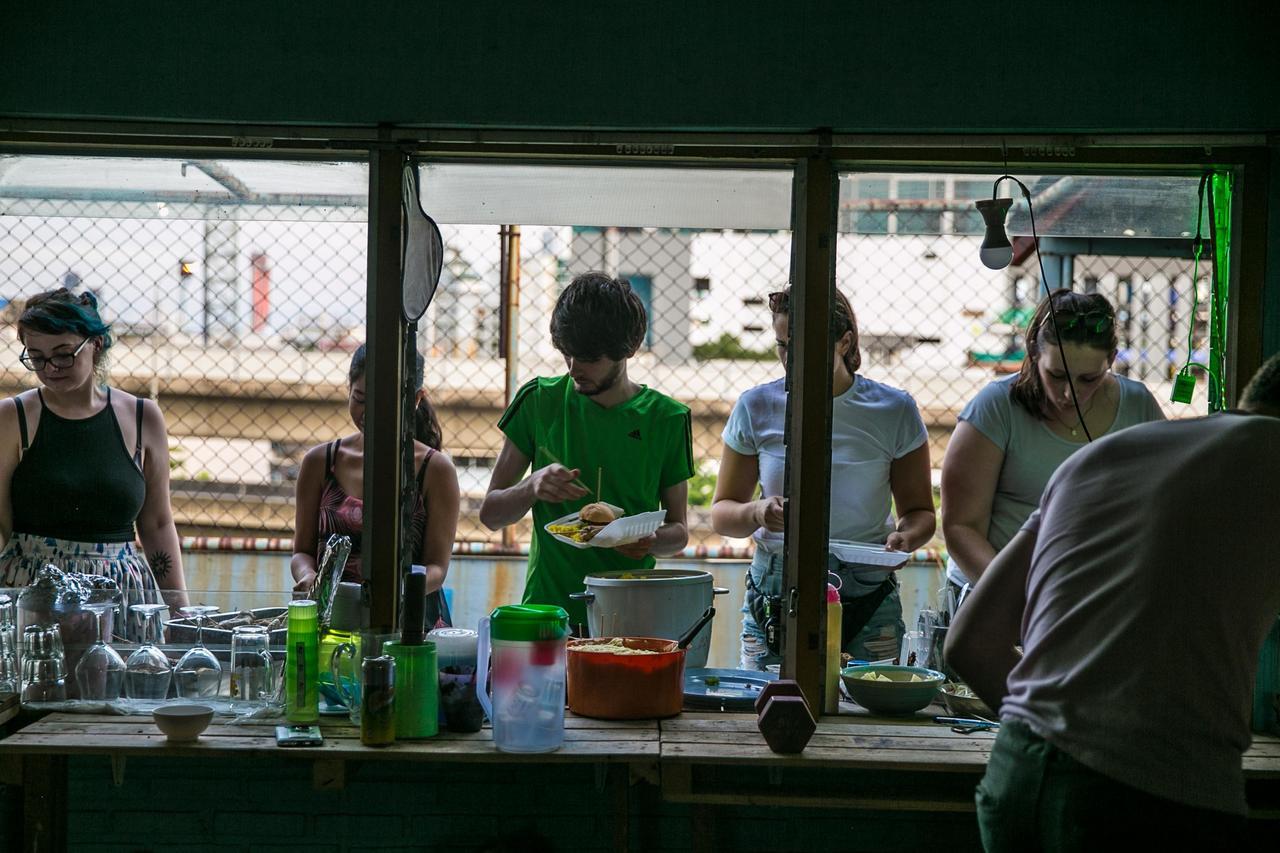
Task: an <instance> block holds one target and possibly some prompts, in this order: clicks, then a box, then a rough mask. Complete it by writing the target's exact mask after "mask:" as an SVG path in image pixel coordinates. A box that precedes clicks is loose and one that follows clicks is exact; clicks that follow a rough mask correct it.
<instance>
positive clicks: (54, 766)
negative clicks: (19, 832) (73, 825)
mask: <svg viewBox="0 0 1280 853" xmlns="http://www.w3.org/2000/svg"><path fill="white" fill-rule="evenodd" d="M22 765H23V766H22V822H23V833H24V836H25V838H24V843H23V850H25V851H27V853H61V851H64V850H66V849H67V758H66V756H65V755H28V756H26V758H25V759H24V761H23V763H22Z"/></svg>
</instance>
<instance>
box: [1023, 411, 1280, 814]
mask: <svg viewBox="0 0 1280 853" xmlns="http://www.w3.org/2000/svg"><path fill="white" fill-rule="evenodd" d="M1278 486H1280V418H1271V417H1265V416H1262V415H1244V414H1220V415H1214V416H1211V417H1208V418H1197V419H1194V420H1182V421H1166V422H1160V423H1151V424H1145V425H1142V426H1136V427H1132V428H1131V429H1127V430H1124V431H1123V432H1120V433H1117V434H1115V435H1109V436H1107V437H1106V438H1104V439H1102V440H1100V441H1097V442H1095V443H1094V444H1092V445H1090V446H1089V447H1086V448H1083V449H1081V450H1080V451H1079V452H1078V453H1076V454H1075V455H1073V456H1072V457H1071V458H1070V459H1068V460H1067V461H1066V462H1064V463H1063V464H1062V467H1060V468H1059V469H1058V471H1057V473H1056V474H1055V475H1054V477H1053V479H1052V480H1051V481H1050V482H1049V485H1048V487H1047V488H1046V489H1045V493H1044V499H1043V501H1042V503H1041V509H1040V513H1039V514H1038V515H1033V516H1032V518H1031V519H1030V520H1029V521H1028V522H1027V525H1026V528H1027V529H1036V528H1037V527H1038V530H1039V535H1038V538H1037V542H1036V547H1035V550H1034V552H1033V555H1032V558H1031V568H1030V571H1029V573H1028V576H1027V587H1026V596H1027V599H1026V600H1027V604H1026V609H1025V611H1024V612H1023V620H1022V645H1023V647H1024V650H1025V655H1024V657H1023V658H1022V660H1021V661H1020V662H1019V663H1018V665H1017V666H1015V667H1014V669H1013V672H1012V673H1010V675H1009V682H1008V686H1009V695H1008V697H1007V698H1006V699H1005V701H1004V703H1003V705H1001V707H1000V716H1001V718H1003V719H1018V720H1022V721H1024V722H1026V723H1027V724H1028V725H1029V726H1030V727H1031V728H1032V729H1033V730H1034V731H1035V732H1036V733H1037V734H1039V735H1040V736H1041V737H1043V738H1045V739H1046V740H1048V741H1049V742H1050V743H1052V744H1054V745H1055V746H1057V747H1058V748H1059V749H1061V750H1062V751H1063V752H1066V753H1067V754H1068V755H1070V756H1071V757H1072V758H1075V759H1076V760H1077V761H1079V762H1080V763H1082V764H1084V765H1086V766H1088V767H1091V768H1093V769H1094V770H1096V771H1098V772H1099V773H1102V774H1103V775H1105V776H1109V777H1111V778H1112V779H1116V780H1119V781H1120V782H1123V783H1125V784H1127V785H1130V786H1132V787H1135V788H1138V789H1140V790H1143V791H1147V792H1149V793H1151V794H1154V795H1155V796H1158V797H1164V798H1166V799H1169V800H1174V801H1176V802H1179V803H1185V804H1187V805H1191V806H1197V807H1200V808H1206V809H1215V810H1217V811H1224V812H1232V813H1236V814H1244V813H1245V811H1246V808H1245V799H1244V777H1243V773H1242V771H1241V767H1240V761H1241V754H1242V753H1243V752H1244V750H1245V749H1247V748H1248V746H1249V739H1250V734H1249V718H1250V712H1251V709H1252V696H1253V685H1254V674H1255V672H1256V670H1257V666H1258V653H1259V651H1260V649H1261V646H1262V640H1263V638H1264V637H1265V636H1266V633H1267V631H1268V630H1269V628H1270V627H1271V626H1272V625H1273V624H1274V623H1275V621H1276V614H1277V612H1280V564H1278V563H1277V560H1276V558H1275V557H1274V556H1273V554H1272V552H1273V549H1272V548H1271V547H1270V545H1271V542H1272V541H1273V540H1274V538H1275V532H1276V531H1277V530H1280V500H1277V499H1276V493H1277V487H1278Z"/></svg>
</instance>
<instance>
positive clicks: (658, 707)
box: [568, 637, 685, 720]
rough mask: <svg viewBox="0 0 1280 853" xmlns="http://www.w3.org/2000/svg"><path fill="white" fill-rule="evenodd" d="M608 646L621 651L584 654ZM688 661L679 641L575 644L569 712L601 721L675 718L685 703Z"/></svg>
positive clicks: (606, 639)
mask: <svg viewBox="0 0 1280 853" xmlns="http://www.w3.org/2000/svg"><path fill="white" fill-rule="evenodd" d="M604 645H617V646H618V651H617V652H611V651H585V650H584V649H586V648H596V649H599V648H600V647H601V646H604ZM626 650H633V652H632V653H631V654H628V653H627V651H626ZM635 651H639V652H641V653H640V654H635V653H634V652H635ZM684 656H685V650H684V649H682V648H680V647H679V645H678V644H677V642H676V641H675V640H662V639H658V638H656V637H593V638H591V639H582V640H570V641H569V667H568V682H569V684H568V688H569V710H570V711H572V712H573V713H575V714H578V715H580V716H583V717H596V718H598V719H602V720H643V719H651V718H656V717H673V716H675V715H676V714H679V713H680V707H681V705H683V703H684Z"/></svg>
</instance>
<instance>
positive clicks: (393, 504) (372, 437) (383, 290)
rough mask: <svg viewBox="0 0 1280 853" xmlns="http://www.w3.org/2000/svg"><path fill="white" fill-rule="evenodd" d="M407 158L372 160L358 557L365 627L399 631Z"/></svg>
mask: <svg viewBox="0 0 1280 853" xmlns="http://www.w3.org/2000/svg"><path fill="white" fill-rule="evenodd" d="M403 166H404V155H403V154H402V153H401V152H400V151H399V150H397V149H396V148H392V147H386V148H377V149H375V150H374V151H373V153H372V154H371V156H370V159H369V267H368V282H367V284H366V298H367V300H368V309H367V310H368V318H367V321H368V330H369V331H368V349H367V358H368V360H367V361H366V362H365V415H364V435H365V453H364V524H365V530H364V537H363V541H362V545H361V559H362V561H363V566H364V576H365V579H366V580H367V581H368V582H369V585H370V594H371V604H370V613H369V623H370V627H371V628H372V629H373V631H374V632H375V633H391V632H393V631H394V630H395V628H396V613H397V612H398V610H399V607H398V604H399V596H400V562H401V554H400V550H401V548H400V491H401V489H403V488H404V487H405V484H404V483H402V482H401V477H400V462H401V459H400V457H401V453H402V452H403V450H404V436H403V435H401V432H400V419H401V417H402V408H403V406H402V402H401V399H400V384H401V371H402V370H403V364H402V358H403V356H402V353H403V352H404V322H403V320H402V317H401V293H400V267H401V259H402V245H403V240H404V214H403V210H402V206H401V177H402V169H403Z"/></svg>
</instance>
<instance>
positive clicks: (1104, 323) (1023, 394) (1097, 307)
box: [1009, 288, 1117, 420]
mask: <svg viewBox="0 0 1280 853" xmlns="http://www.w3.org/2000/svg"><path fill="white" fill-rule="evenodd" d="M1050 300H1052V304H1053V314H1054V316H1056V317H1057V318H1058V330H1057V333H1056V334H1055V332H1054V329H1053V323H1051V322H1050V320H1049V305H1050ZM1058 335H1061V336H1062V342H1063V343H1064V344H1084V345H1085V346H1088V347H1092V348H1093V349H1098V350H1102V351H1103V352H1107V353H1111V352H1115V350H1116V343H1117V338H1116V312H1115V309H1113V308H1112V307H1111V303H1110V302H1109V301H1108V300H1107V297H1105V296H1103V295H1102V294H1101V293H1076V292H1075V291H1073V290H1067V289H1066V288H1059V289H1058V290H1055V291H1054V292H1053V293H1051V294H1049V296H1048V298H1046V299H1044V300H1043V301H1041V303H1040V304H1039V305H1038V306H1036V313H1035V314H1034V315H1033V316H1032V317H1031V322H1030V323H1029V324H1027V331H1026V334H1025V335H1023V343H1024V346H1025V347H1026V351H1027V354H1026V356H1024V357H1023V359H1022V365H1021V367H1019V368H1018V378H1017V379H1015V380H1013V387H1012V388H1011V389H1009V395H1010V397H1011V398H1012V399H1013V401H1014V402H1015V403H1017V404H1018V405H1020V406H1022V408H1024V409H1026V410H1027V412H1029V413H1030V414H1031V416H1032V417H1035V418H1039V419H1041V420H1044V419H1045V417H1046V415H1045V411H1044V385H1043V384H1042V383H1041V382H1040V371H1039V370H1037V369H1036V365H1037V364H1038V363H1039V361H1040V353H1041V351H1042V350H1043V349H1044V347H1045V345H1046V344H1050V345H1053V346H1057V345H1058Z"/></svg>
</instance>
